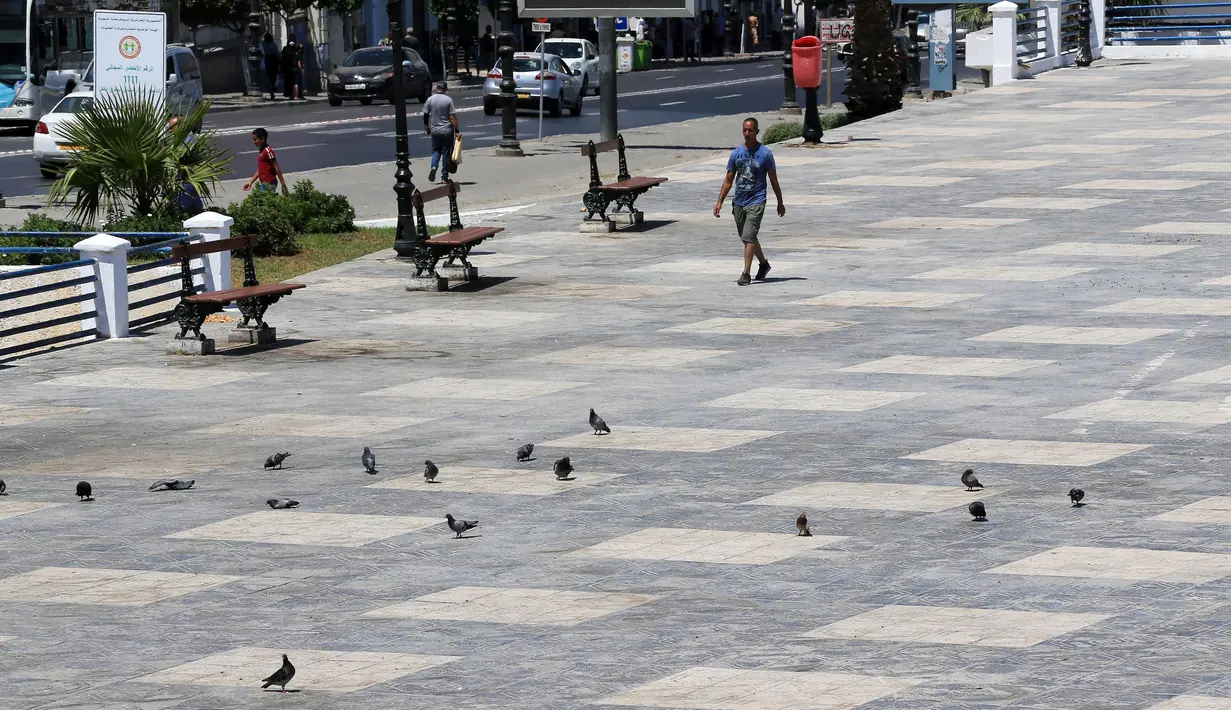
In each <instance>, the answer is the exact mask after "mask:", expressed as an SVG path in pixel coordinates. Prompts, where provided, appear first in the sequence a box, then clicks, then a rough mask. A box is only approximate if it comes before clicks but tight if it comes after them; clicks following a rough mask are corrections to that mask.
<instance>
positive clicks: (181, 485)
mask: <svg viewBox="0 0 1231 710" xmlns="http://www.w3.org/2000/svg"><path fill="white" fill-rule="evenodd" d="M195 484H196V481H195V480H188V481H181V480H180V479H178V478H177V479H175V480H168V479H166V478H160V479H158V480H157V481H154V484H153V485H151V486H150V490H151V491H186V490H188V489H189V488H192V487H193V485H195Z"/></svg>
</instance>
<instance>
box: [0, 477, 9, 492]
mask: <svg viewBox="0 0 1231 710" xmlns="http://www.w3.org/2000/svg"><path fill="white" fill-rule="evenodd" d="M8 490H9V484H7V483H5V482H4V479H3V478H0V496H6V495H8Z"/></svg>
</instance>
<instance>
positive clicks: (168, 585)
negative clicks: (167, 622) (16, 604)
mask: <svg viewBox="0 0 1231 710" xmlns="http://www.w3.org/2000/svg"><path fill="white" fill-rule="evenodd" d="M237 579H239V577H233V576H228V575H217V574H182V573H178V572H150V571H148V570H133V569H88V568H76V567H43V568H41V569H36V570H34V571H32V572H27V573H25V574H20V575H17V576H15V577H6V578H4V579H0V594H2V595H3V596H4V598H5V599H6V600H9V601H30V602H43V603H48V604H57V603H58V604H103V605H115V606H145V605H147V604H153V603H154V602H158V601H162V600H164V599H172V598H174V597H178V596H183V595H185V594H193V593H195V592H201V591H204V590H207V589H211V588H213V587H217V586H220V585H223V584H228V583H230V582H234V581H235V580H237Z"/></svg>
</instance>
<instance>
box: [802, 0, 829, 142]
mask: <svg viewBox="0 0 1231 710" xmlns="http://www.w3.org/2000/svg"><path fill="white" fill-rule="evenodd" d="M804 35H806V36H808V37H816V36H817V28H816V0H804ZM816 91H817V87H815V86H814V87H808V88H805V89H804V143H807V144H811V145H816V144H817V143H820V142H821V137H822V136H824V135H825V130H824V129H823V128H821V114H820V112H819V111H817V107H816Z"/></svg>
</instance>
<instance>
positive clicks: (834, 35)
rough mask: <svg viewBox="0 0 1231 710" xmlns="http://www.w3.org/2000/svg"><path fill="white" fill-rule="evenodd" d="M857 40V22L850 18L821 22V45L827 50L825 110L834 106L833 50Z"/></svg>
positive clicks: (825, 62) (823, 20) (825, 63)
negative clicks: (837, 46)
mask: <svg viewBox="0 0 1231 710" xmlns="http://www.w3.org/2000/svg"><path fill="white" fill-rule="evenodd" d="M854 39H855V20H853V19H851V18H849V17H842V18H838V19H833V20H830V19H822V20H821V45H822V46H824V48H825V61H824V62H823V64H824V68H825V108H829V107H830V106H833V48H834V46H835V45H838V44H842V43H844V42H852V41H854Z"/></svg>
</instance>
